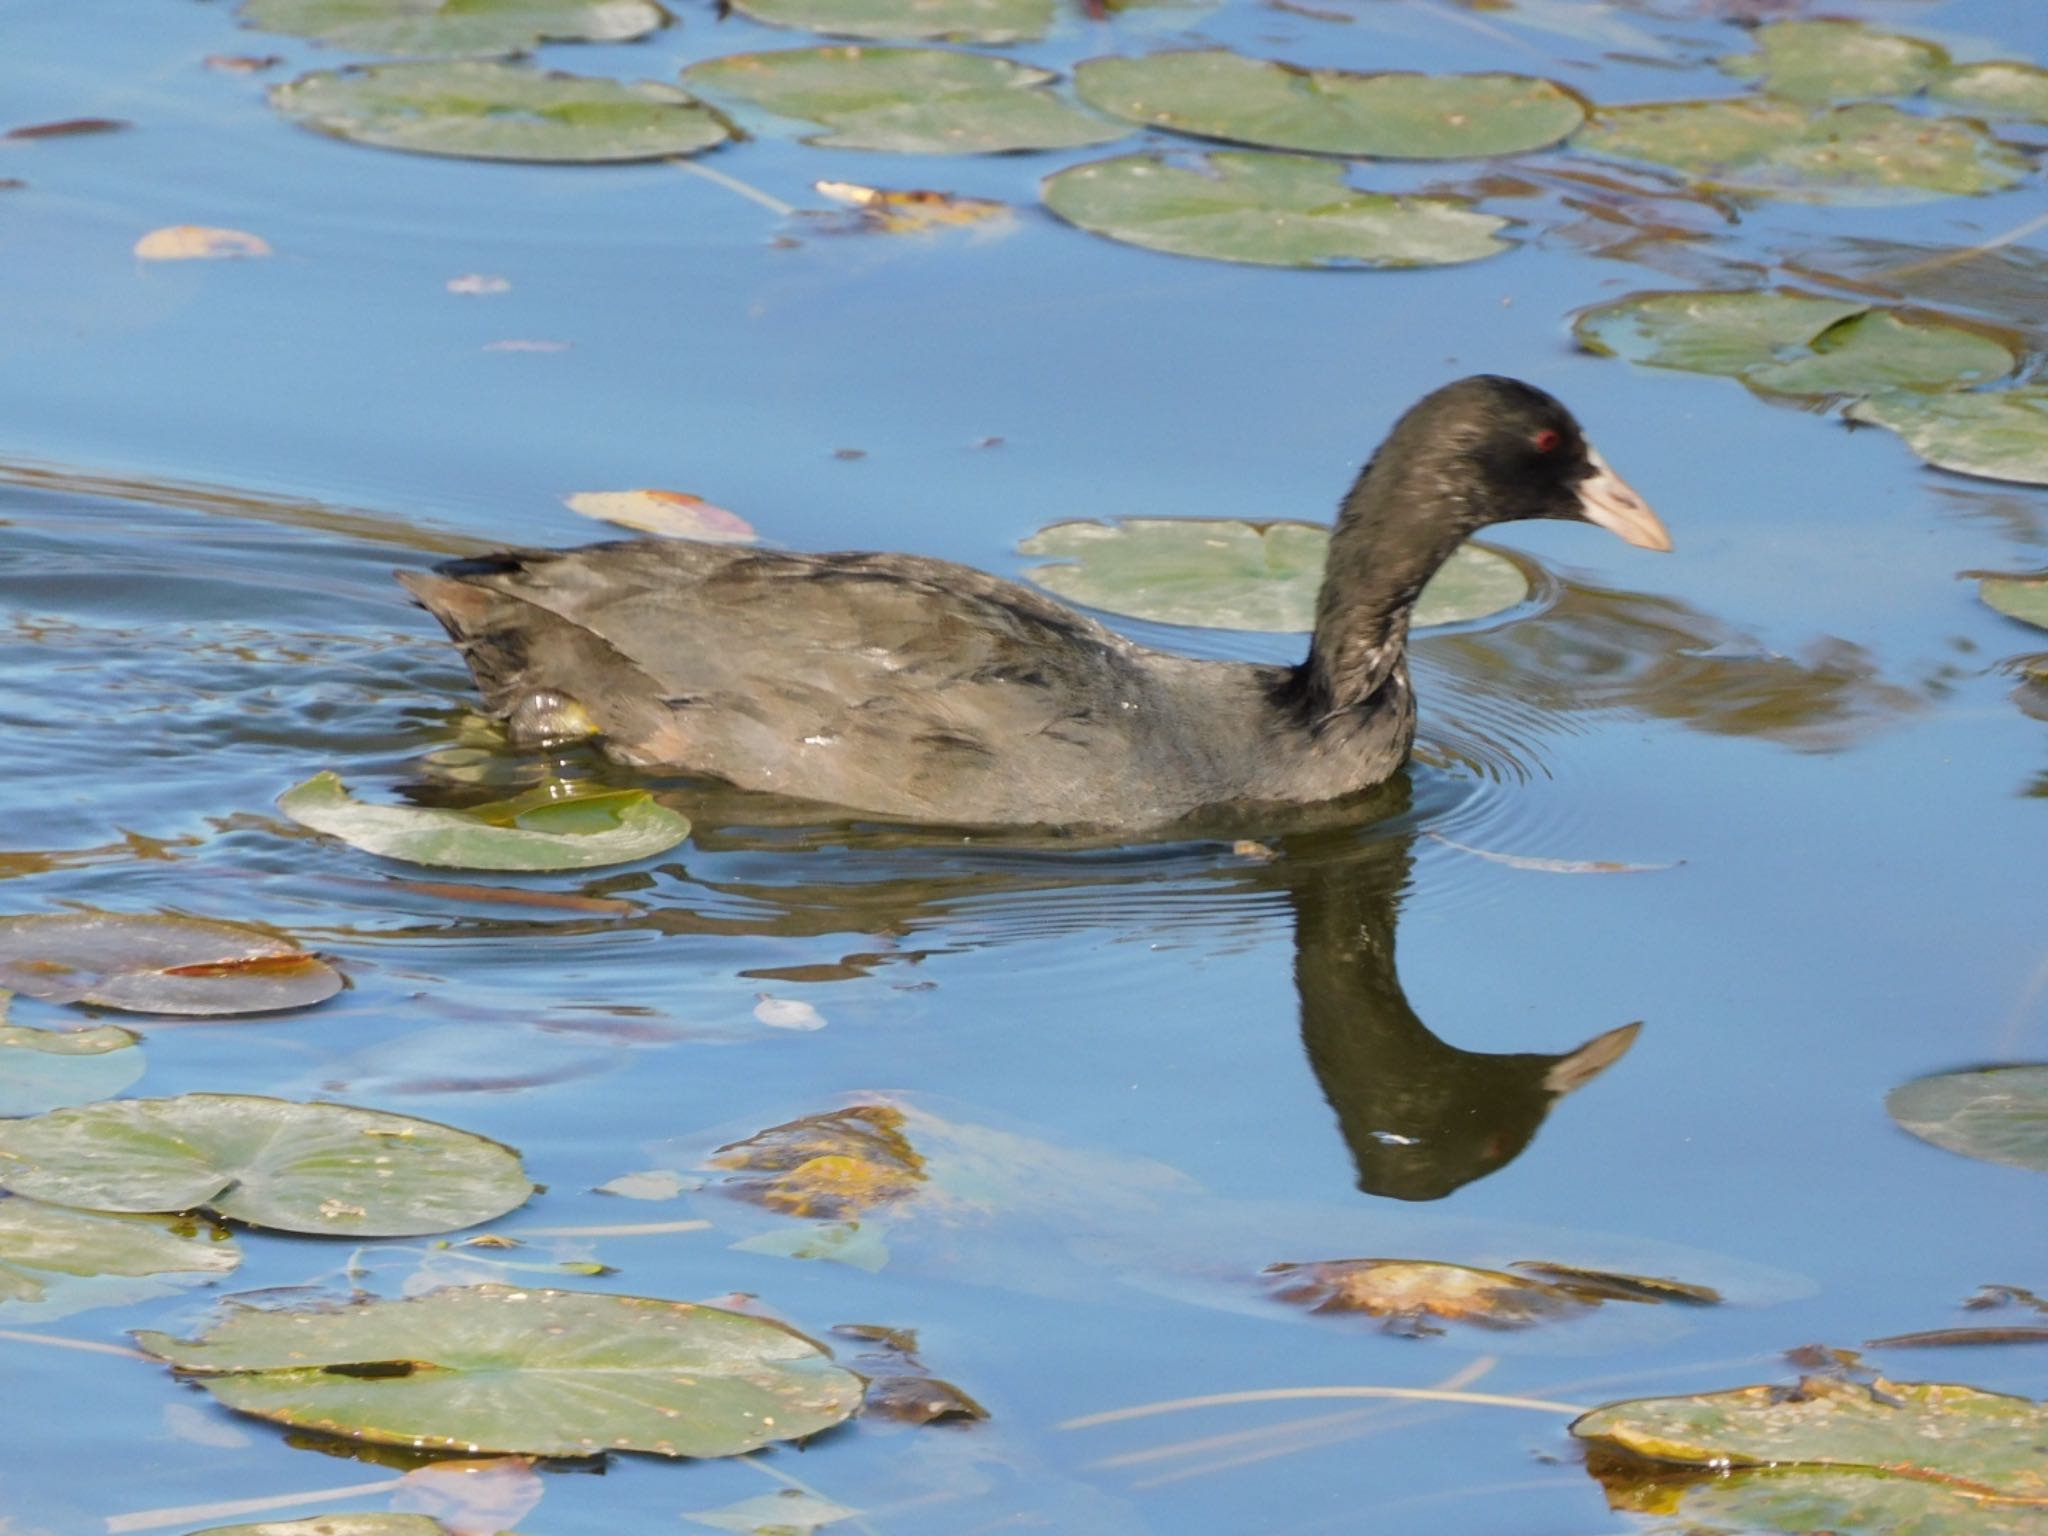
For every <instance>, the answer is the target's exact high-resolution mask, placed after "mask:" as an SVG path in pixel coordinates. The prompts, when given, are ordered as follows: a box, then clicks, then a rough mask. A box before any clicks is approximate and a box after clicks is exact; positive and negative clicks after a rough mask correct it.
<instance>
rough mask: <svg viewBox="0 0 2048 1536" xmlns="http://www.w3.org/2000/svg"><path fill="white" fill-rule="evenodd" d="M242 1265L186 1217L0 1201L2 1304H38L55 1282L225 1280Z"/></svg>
mask: <svg viewBox="0 0 2048 1536" xmlns="http://www.w3.org/2000/svg"><path fill="white" fill-rule="evenodd" d="M241 1262H242V1253H241V1250H240V1249H239V1248H237V1247H236V1246H235V1245H234V1244H233V1243H232V1242H229V1241H227V1240H226V1239H225V1234H223V1233H221V1232H218V1231H216V1230H215V1229H214V1228H213V1227H211V1226H209V1225H208V1224H206V1223H204V1222H195V1221H193V1220H191V1219H190V1218H189V1217H187V1218H180V1219H176V1220H173V1219H168V1218H165V1217H161V1216H109V1215H103V1214H101V1213H99V1212H97V1211H74V1210H67V1209H65V1208H64V1207H63V1206H60V1205H44V1204H42V1203H41V1202H39V1201H35V1200H24V1199H22V1198H20V1197H19V1196H8V1197H0V1302H29V1303H34V1302H40V1301H42V1300H43V1299H44V1297H45V1295H46V1294H47V1293H48V1291H49V1288H50V1287H51V1286H52V1285H54V1284H57V1283H58V1282H59V1279H60V1278H62V1279H86V1278H93V1277H97V1276H101V1275H122V1276H128V1277H131V1278H135V1277H142V1276H148V1275H190V1276H195V1277H197V1276H209V1275H224V1274H227V1273H229V1272H230V1271H231V1270H233V1269H234V1268H235V1267H236V1266H237V1265H238V1264H240V1263H241Z"/></svg>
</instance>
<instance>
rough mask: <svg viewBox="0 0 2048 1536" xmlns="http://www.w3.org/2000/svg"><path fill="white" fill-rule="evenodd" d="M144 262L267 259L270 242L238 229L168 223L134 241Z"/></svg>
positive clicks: (136, 251)
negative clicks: (251, 257) (264, 257)
mask: <svg viewBox="0 0 2048 1536" xmlns="http://www.w3.org/2000/svg"><path fill="white" fill-rule="evenodd" d="M135 254H136V255H137V256H138V257H140V258H141V259H142V260H144V261H222V260H238V259H241V258H244V257H250V256H268V255H269V254H270V243H269V242H268V241H267V240H265V239H264V238H263V237H262V236H260V235H252V234H250V233H248V232H247V231H246V230H240V229H214V228H211V227H209V226H207V225H205V224H172V225H167V226H166V227H165V228H163V229H153V230H151V231H150V232H149V233H148V234H146V235H144V236H143V237H142V238H141V239H140V240H138V241H136V242H135Z"/></svg>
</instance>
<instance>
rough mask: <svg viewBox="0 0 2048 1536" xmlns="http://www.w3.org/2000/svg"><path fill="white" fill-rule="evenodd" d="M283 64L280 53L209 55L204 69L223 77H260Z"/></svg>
mask: <svg viewBox="0 0 2048 1536" xmlns="http://www.w3.org/2000/svg"><path fill="white" fill-rule="evenodd" d="M283 62H284V55H283V54H281V53H209V54H208V55H207V56H206V67H207V68H208V69H210V70H213V71H215V72H216V73H218V74H223V75H260V74H262V73H263V71H264V70H266V69H275V68H277V66H278V65H280V64H282V63H283Z"/></svg>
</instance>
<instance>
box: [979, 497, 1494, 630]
mask: <svg viewBox="0 0 2048 1536" xmlns="http://www.w3.org/2000/svg"><path fill="white" fill-rule="evenodd" d="M1328 545H1329V530H1328V529H1326V528H1323V527H1321V526H1319V525H1317V524H1314V523H1284V522H1282V523H1242V522H1235V521H1225V520H1216V521H1211V520H1209V519H1204V518H1165V517H1133V518H1125V519H1123V520H1122V521H1120V522H1115V523H1097V522H1071V523H1054V524H1053V525H1052V526H1051V527H1049V528H1046V529H1043V530H1042V531H1040V532H1038V533H1035V534H1033V535H1032V536H1031V537H1030V538H1028V539H1026V540H1025V541H1024V542H1023V543H1022V544H1020V545H1018V546H1017V547H1018V549H1019V550H1020V551H1021V552H1022V553H1024V554H1027V555H1044V556H1048V557H1051V558H1053V559H1056V560H1060V561H1062V562H1066V563H1062V564H1059V565H1041V566H1034V567H1033V568H1032V569H1030V570H1028V571H1026V572H1025V575H1026V576H1028V577H1029V578H1030V579H1031V580H1032V581H1034V582H1036V583H1037V584H1038V585H1039V586H1041V587H1044V588H1045V589H1046V590H1047V591H1049V592H1056V593H1058V594H1059V595H1060V596H1061V597H1064V598H1066V599H1068V600H1069V601H1070V602H1076V603H1083V604H1086V605H1087V606H1088V607H1090V608H1099V609H1101V610H1103V611H1104V612H1105V613H1121V614H1126V615H1129V616H1130V617H1132V618H1139V619H1151V620H1153V621H1154V622H1156V623H1161V624H1188V625H1195V626H1199V627H1202V628H1206V629H1251V630H1283V631H1284V630H1306V629H1311V628H1313V627H1314V625H1315V605H1316V591H1317V588H1318V587H1320V586H1321V584H1322V579H1323V556H1324V552H1325V550H1326V549H1327V548H1328ZM1528 596H1529V582H1528V579H1527V578H1526V577H1525V576H1524V575H1523V574H1522V570H1521V567H1520V566H1518V565H1516V564H1515V563H1514V562H1513V561H1512V560H1509V559H1508V558H1507V557H1506V556H1505V555H1501V554H1497V553H1495V552H1494V551H1493V550H1490V549H1487V548H1485V547H1483V546H1481V545H1476V544H1466V545H1464V546H1462V547H1461V548H1460V549H1459V550H1458V551H1457V553H1456V554H1454V555H1452V556H1451V558H1450V559H1449V560H1448V561H1447V562H1446V563H1445V564H1444V567H1443V569H1442V570H1440V571H1438V572H1437V574H1436V575H1435V576H1434V577H1432V578H1431V579H1430V582H1429V585H1428V586H1426V587H1424V588H1423V589H1422V598H1421V601H1420V602H1418V603H1417V605H1416V609H1415V623H1416V625H1417V626H1418V627H1420V626H1423V625H1429V624H1456V623H1462V622H1464V621H1465V620H1467V619H1477V618H1484V617H1486V616H1487V615H1489V614H1495V613H1499V612H1501V611H1502V610H1504V609H1507V608H1512V607H1513V606H1514V605H1515V604H1517V603H1519V602H1523V601H1525V600H1526V599H1527V598H1528Z"/></svg>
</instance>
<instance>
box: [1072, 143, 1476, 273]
mask: <svg viewBox="0 0 2048 1536" xmlns="http://www.w3.org/2000/svg"><path fill="white" fill-rule="evenodd" d="M1043 195H1044V197H1045V205H1046V207H1048V208H1050V209H1051V210H1052V211H1053V212H1054V213H1056V214H1058V215H1059V216H1060V217H1061V218H1063V219H1065V220H1066V221H1067V222H1068V223H1069V224H1074V225H1078V226H1079V227H1080V228H1082V229H1085V230H1088V231H1089V232H1090V233H1092V234H1097V235H1103V236H1106V237H1107V238H1109V239H1111V240H1118V241H1121V242H1123V243H1124V244H1126V245H1138V246H1143V247H1145V248H1146V249H1147V250H1153V251H1165V252H1168V253H1169V254H1172V255H1175V256H1200V257H1206V258H1208V259H1209V260H1212V261H1237V262H1247V263H1250V264H1252V265H1255V266H1270V267H1432V266H1448V265H1452V264H1455V263H1459V262H1467V261H1478V260H1480V259H1481V258H1483V257H1487V256H1494V255H1498V254H1499V253H1500V252H1502V251H1505V250H1508V249H1509V248H1510V246H1509V242H1507V241H1505V240H1502V239H1501V238H1499V231H1500V230H1502V229H1504V228H1506V227H1507V224H1508V220H1506V219H1502V218H1496V217H1495V216H1493V215H1491V214H1484V213H1477V212H1474V211H1473V209H1472V205H1471V204H1470V203H1469V202H1468V201H1467V200H1466V199H1464V198H1461V197H1419V196H1399V197H1397V196H1392V195H1389V194H1387V193H1383V192H1365V191H1361V190H1359V189H1358V188H1356V187H1354V186H1352V185H1351V184H1350V182H1349V181H1348V180H1346V177H1345V168H1344V167H1343V166H1342V165H1340V164H1337V163H1335V162H1333V161H1328V160H1318V159H1314V158H1312V157H1310V156H1306V155H1275V154H1266V153H1261V152H1258V151H1237V152H1228V151H1225V152H1218V153H1216V154H1210V155H1196V156H1185V155H1182V156H1166V155H1157V154H1147V155H1126V156H1123V157H1121V158H1119V159H1114V160H1098V161H1095V162H1092V163H1091V164H1087V165H1077V166H1072V167H1070V168H1069V169H1067V170H1064V171H1061V172H1059V173H1058V174H1056V175H1054V176H1051V177H1048V178H1047V179H1046V182H1045V186H1044V189H1043Z"/></svg>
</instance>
